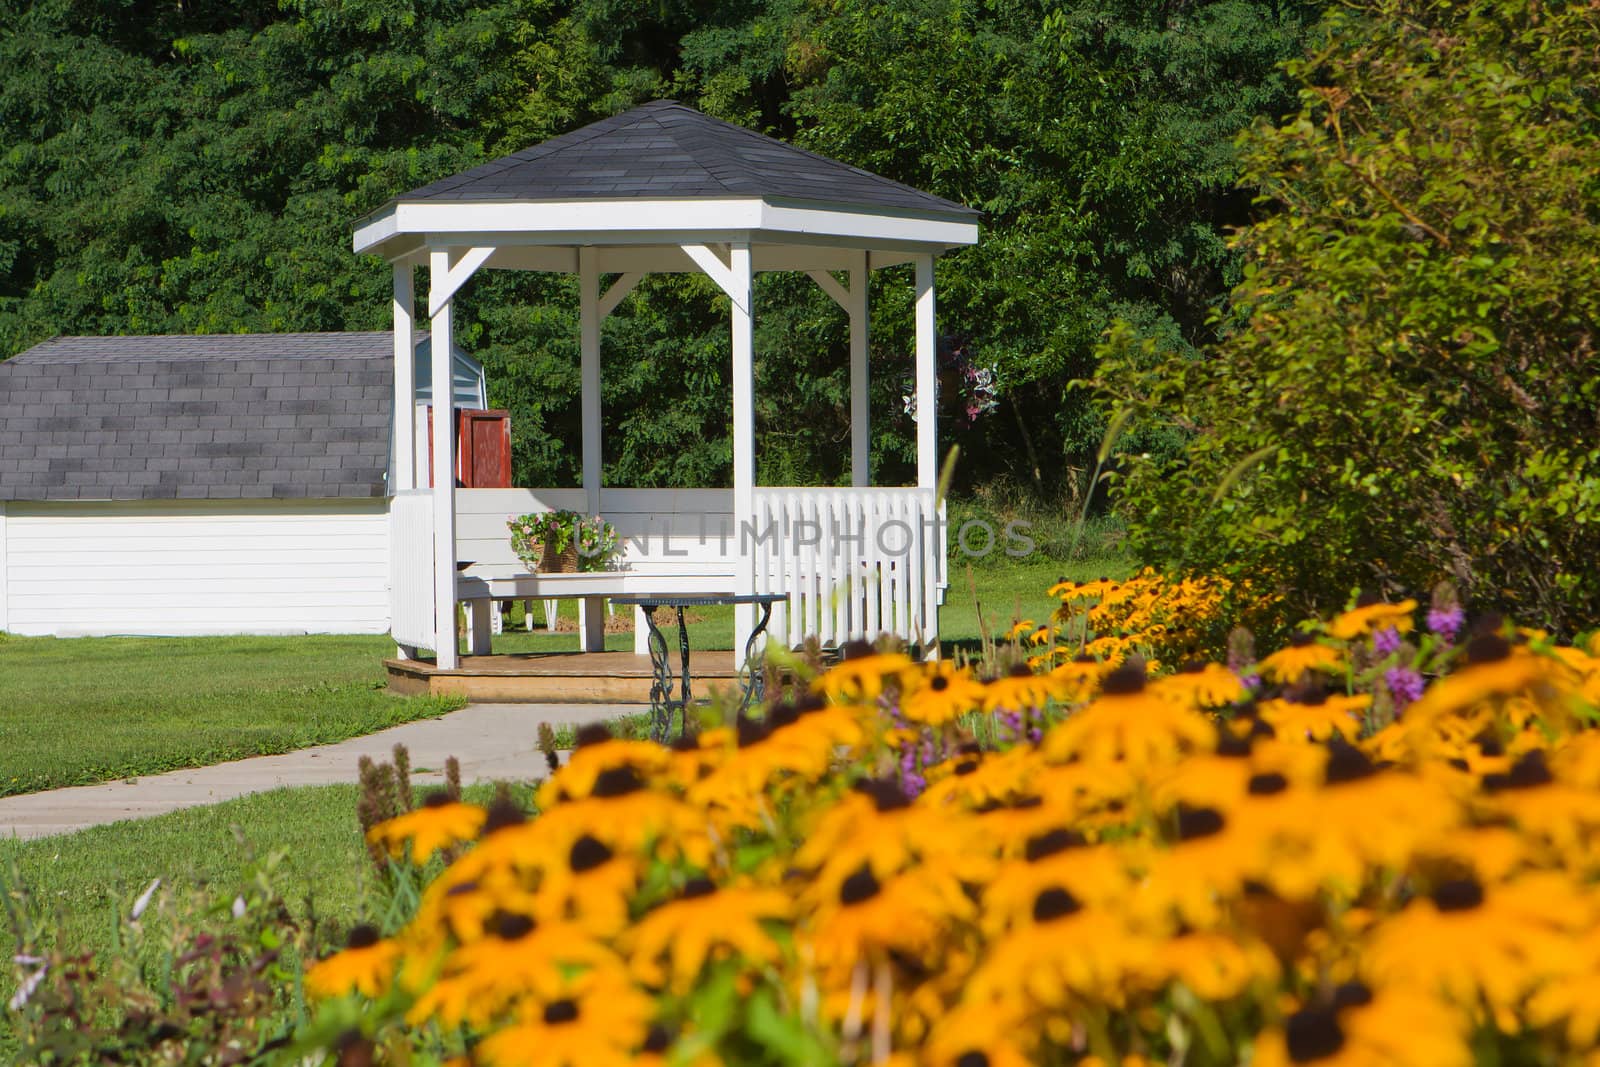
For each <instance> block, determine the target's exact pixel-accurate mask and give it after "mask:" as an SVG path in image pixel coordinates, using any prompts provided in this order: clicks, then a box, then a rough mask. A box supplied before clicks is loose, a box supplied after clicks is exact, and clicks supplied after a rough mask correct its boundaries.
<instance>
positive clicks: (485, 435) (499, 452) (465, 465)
mask: <svg viewBox="0 0 1600 1067" xmlns="http://www.w3.org/2000/svg"><path fill="white" fill-rule="evenodd" d="M428 439H429V440H430V441H431V440H432V439H433V407H432V406H431V405H430V406H429V407H428ZM456 484H457V485H459V486H461V487H462V488H464V489H509V488H511V413H510V412H509V411H490V410H484V409H480V408H462V409H458V410H457V411H456ZM428 485H430V486H432V485H433V450H432V449H431V448H430V449H429V450H428Z"/></svg>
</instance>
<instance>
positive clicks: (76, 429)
mask: <svg viewBox="0 0 1600 1067" xmlns="http://www.w3.org/2000/svg"><path fill="white" fill-rule="evenodd" d="M393 352H394V350H393V339H392V337H391V335H390V334H388V333H299V334H217V335H208V336H181V337H179V336H169V337H58V338H56V339H55V340H53V341H46V342H44V343H43V344H41V345H37V346H35V347H33V348H30V349H28V350H27V351H26V352H22V353H19V354H18V355H16V356H13V357H12V358H11V359H9V360H6V361H5V362H3V363H0V500H91V499H92V500H139V499H162V498H168V499H171V498H186V499H240V498H262V497H276V498H285V497H313V498H326V497H380V496H383V495H384V492H385V486H384V474H385V472H386V471H387V469H388V465H389V402H390V401H389V397H390V392H391V390H392V388H393V385H392V383H393V375H394V355H393Z"/></svg>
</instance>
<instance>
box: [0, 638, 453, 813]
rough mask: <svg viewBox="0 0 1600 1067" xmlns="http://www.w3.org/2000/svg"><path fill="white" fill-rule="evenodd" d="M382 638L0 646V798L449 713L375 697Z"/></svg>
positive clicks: (424, 701) (448, 703)
mask: <svg viewBox="0 0 1600 1067" xmlns="http://www.w3.org/2000/svg"><path fill="white" fill-rule="evenodd" d="M393 647H394V646H393V644H392V643H391V642H390V641H389V639H388V638H386V637H382V636H304V637H196V638H171V637H169V638H127V637H105V638H90V637H85V638H74V639H71V640H58V639H55V638H45V637H39V638H35V637H7V638H5V639H3V640H0V796H5V795H10V794H13V793H29V792H34V791H36V790H40V789H52V788H55V787H57V786H64V785H81V784H84V783H88V782H99V781H108V780H114V779H118V778H127V777H135V776H138V775H143V774H154V773H157V772H160V771H169V770H175V769H178V768H181V767H198V766H204V765H206V764H210V763H220V762H223V761H225V760H230V759H239V758H241V757H244V756H256V755H265V754H269V753H275V752H287V751H289V750H290V749H295V748H303V747H305V746H307V745H316V744H324V743H326V742H330V741H342V740H344V739H345V738H348V737H355V736H358V735H360V734H365V733H371V732H373V731H374V730H381V729H383V728H384V727H387V726H393V725H396V724H398V723H402V722H408V721H410V720H413V719H419V718H427V717H430V716H433V715H439V714H441V713H443V712H445V711H448V710H450V709H452V708H455V707H459V706H460V704H461V701H459V700H454V699H450V700H441V699H434V698H422V697H413V698H406V699H401V698H397V697H393V696H390V695H389V694H388V693H386V692H385V691H384V689H383V683H384V675H383V666H382V659H383V657H384V656H386V655H391V654H392V650H393Z"/></svg>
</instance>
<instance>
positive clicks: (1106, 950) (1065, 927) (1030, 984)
mask: <svg viewBox="0 0 1600 1067" xmlns="http://www.w3.org/2000/svg"><path fill="white" fill-rule="evenodd" d="M1154 953H1155V946H1154V944H1153V943H1152V942H1151V941H1150V939H1149V938H1147V937H1143V936H1141V935H1139V934H1137V933H1136V932H1135V931H1134V930H1132V929H1131V928H1129V927H1128V926H1127V925H1126V923H1125V922H1124V920H1123V918H1122V916H1121V915H1120V914H1119V913H1118V912H1117V911H1115V910H1113V909H1097V908H1086V907H1084V906H1083V905H1082V904H1081V903H1080V902H1079V901H1078V899H1077V898H1076V897H1074V896H1073V895H1072V894H1071V893H1070V892H1068V891H1067V890H1066V889H1063V888H1059V887H1051V888H1048V889H1045V890H1043V891H1041V892H1040V893H1039V894H1038V896H1037V897H1035V898H1034V901H1033V908H1032V921H1031V922H1030V923H1028V924H1027V925H1025V926H1021V927H1018V928H1016V929H1014V930H1013V931H1012V932H1011V933H1009V934H1006V935H1005V936H1004V937H1002V938H1000V939H999V940H998V941H996V942H994V944H993V945H992V946H991V947H990V950H989V953H988V955H987V956H986V957H985V958H984V961H983V962H982V963H981V964H979V966H978V968H977V970H976V971H974V972H973V975H972V981H971V984H970V986H969V991H968V998H969V999H971V1000H974V1001H990V1002H1004V1001H1010V1000H1016V999H1022V998H1026V1000H1028V1001H1030V1002H1032V1003H1033V1004H1036V1005H1038V1006H1039V1007H1041V1008H1044V1009H1054V1010H1060V1009H1062V1008H1065V1007H1066V1006H1067V1005H1068V1004H1069V1003H1070V1002H1071V1001H1073V1000H1077V999H1084V1000H1094V1001H1099V1002H1101V1003H1107V1004H1111V1005H1113V1006H1119V1005H1120V1004H1121V1003H1122V1001H1123V998H1124V995H1125V991H1126V985H1127V982H1128V980H1129V978H1130V977H1131V976H1132V975H1134V974H1137V973H1142V972H1144V971H1145V970H1147V969H1148V968H1149V966H1150V960H1151V958H1152V957H1153V956H1154Z"/></svg>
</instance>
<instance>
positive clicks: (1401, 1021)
mask: <svg viewBox="0 0 1600 1067" xmlns="http://www.w3.org/2000/svg"><path fill="white" fill-rule="evenodd" d="M1467 1031H1468V1026H1467V1020H1466V1019H1465V1018H1464V1017H1463V1016H1462V1015H1461V1014H1460V1013H1459V1012H1457V1011H1455V1010H1453V1009H1452V1008H1450V1007H1448V1006H1446V1005H1444V1004H1441V1003H1440V1002H1439V1001H1438V999H1437V998H1434V997H1430V996H1427V995H1424V994H1419V993H1417V992H1415V991H1411V990H1406V989H1386V990H1383V991H1381V992H1378V993H1374V991H1373V990H1371V989H1369V988H1368V987H1366V986H1364V985H1361V984H1360V983H1356V982H1350V983H1346V984H1344V985H1341V986H1339V987H1338V988H1337V989H1335V990H1334V991H1333V993H1332V995H1331V997H1330V998H1329V1002H1328V1003H1325V1004H1318V1005H1313V1006H1311V1007H1307V1008H1304V1009H1302V1010H1300V1011H1298V1012H1295V1013H1294V1014H1293V1015H1291V1016H1290V1017H1289V1018H1288V1020H1287V1022H1286V1023H1285V1025H1284V1026H1283V1027H1282V1028H1281V1029H1276V1028H1275V1029H1273V1030H1269V1031H1268V1032H1267V1033H1265V1034H1262V1035H1261V1036H1260V1037H1259V1038H1258V1039H1257V1040H1256V1043H1255V1057H1254V1059H1252V1061H1251V1062H1252V1064H1253V1065H1255V1067H1290V1065H1292V1064H1315V1065H1317V1067H1399V1065H1404V1067H1469V1065H1470V1064H1471V1063H1472V1052H1471V1048H1470V1046H1469V1045H1468V1043H1467Z"/></svg>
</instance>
